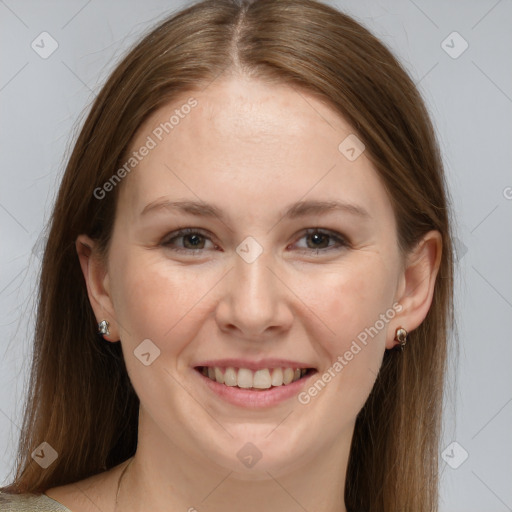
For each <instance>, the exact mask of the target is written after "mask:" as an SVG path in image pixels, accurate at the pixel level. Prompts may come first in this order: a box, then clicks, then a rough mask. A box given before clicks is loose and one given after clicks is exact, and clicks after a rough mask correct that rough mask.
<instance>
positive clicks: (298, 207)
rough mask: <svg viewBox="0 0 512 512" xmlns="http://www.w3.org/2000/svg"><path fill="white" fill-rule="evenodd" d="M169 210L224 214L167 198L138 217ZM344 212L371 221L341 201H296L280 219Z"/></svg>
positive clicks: (209, 206)
mask: <svg viewBox="0 0 512 512" xmlns="http://www.w3.org/2000/svg"><path fill="white" fill-rule="evenodd" d="M161 210H170V211H177V212H181V213H188V214H189V215H195V216H197V217H217V218H219V219H221V220H223V221H224V220H225V217H226V216H225V214H224V212H223V211H222V210H221V209H220V208H218V207H217V206H215V205H212V204H209V203H206V202H202V201H188V200H184V201H170V200H169V199H167V198H160V199H157V200H155V201H152V202H151V203H149V204H147V205H146V206H145V207H144V209H143V210H142V211H141V213H140V215H141V216H144V215H147V214H148V213H150V212H154V211H161ZM337 211H340V212H345V213H349V214H351V215H355V216H359V217H361V218H363V219H371V218H372V217H371V215H370V214H369V213H368V211H367V210H366V209H365V208H363V207H362V206H360V205H356V204H352V203H346V202H343V201H313V200H310V201H298V202H296V203H293V204H292V205H290V206H289V207H288V208H287V209H286V210H285V211H284V213H281V215H280V218H287V219H297V218H300V217H305V216H307V215H325V214H327V213H330V212H337Z"/></svg>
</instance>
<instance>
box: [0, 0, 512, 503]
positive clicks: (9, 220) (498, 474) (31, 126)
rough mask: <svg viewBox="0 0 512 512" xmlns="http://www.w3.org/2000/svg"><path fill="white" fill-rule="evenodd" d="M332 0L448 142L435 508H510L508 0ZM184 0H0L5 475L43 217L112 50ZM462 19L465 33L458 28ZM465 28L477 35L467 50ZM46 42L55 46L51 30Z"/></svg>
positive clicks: (511, 65)
mask: <svg viewBox="0 0 512 512" xmlns="http://www.w3.org/2000/svg"><path fill="white" fill-rule="evenodd" d="M330 3H332V4H333V5H334V6H336V7H338V8H340V9H341V10H344V11H346V12H347V13H349V14H351V15H353V16H354V17H356V19H358V20H359V21H360V22H362V23H363V24H364V25H366V26H367V27H368V28H369V29H370V30H372V31H373V32H374V33H375V34H376V35H377V36H378V37H380V38H381V39H382V40H383V41H384V42H385V43H386V44H387V45H388V46H390V47H391V48H392V49H393V50H394V52H395V53H396V54H397V55H398V56H399V58H400V59H401V60H402V62H403V63H404V64H405V66H406V68H407V69H408V70H409V72H410V73H411V75H412V76H413V78H414V79H415V81H416V82H417V83H418V84H419V88H420V90H421V92H422V94H423V96H424V98H425V99H426V102H427V105H428V108H429V110H430V112H431V114H432V116H433V120H434V123H435V126H436V129H437V132H438V135H439V139H440V142H441V149H442V152H443V158H444V161H445V165H446V172H447V176H448V181H449V186H450V188H451V194H452V197H453V202H454V212H455V214H456V217H457V225H456V226H455V229H456V236H457V245H458V248H459V251H460V255H459V262H458V266H457V284H456V307H457V321H458V325H459V337H460V353H459V359H458V364H457V366H455V362H456V360H455V359H454V358H452V359H451V364H450V375H449V379H448V380H449V382H450V386H449V390H448V391H449V393H448V401H447V404H446V412H445V416H444V434H443V454H444V455H443V458H444V460H446V461H448V462H444V460H442V461H441V468H440V471H441V478H442V487H441V497H442V500H441V510H442V511H450V512H451V511H454V512H455V511H464V512H471V511H475V512H476V511H478V512H480V511H482V510H486V511H488V512H492V511H496V512H498V511H505V510H512V486H511V485H510V481H511V477H512V440H511V436H510V432H511V426H512V403H511V402H512V372H511V371H510V367H511V361H512V357H511V356H512V343H511V338H510V332H511V328H512V314H511V313H512V265H511V262H512V258H511V256H512V242H511V240H512V237H511V234H512V233H511V231H512V222H511V221H512V173H511V171H510V163H511V161H512V140H511V137H510V136H511V128H512V80H511V78H512V58H511V57H510V56H511V50H512V28H511V27H512V2H511V1H510V0H500V1H496V0H489V1H488V0H481V1H476V0H473V1H462V0H459V1H450V2H446V1H442V0H436V1H430V2H427V1H426V0H414V1H413V0H396V1H392V2H391V1H388V2H384V1H357V0H353V1H348V0H339V1H332V2H330ZM182 5H184V2H182V1H158V0H145V1H144V2H135V1H124V2H121V1H109V2H101V1H100V0H89V1H86V0H73V1H70V0H68V1H64V0H60V1H35V0H33V1H25V0H17V1H16V0H0V52H1V60H0V62H1V66H0V108H1V110H0V112H1V117H0V119H1V123H0V130H1V132H0V140H1V141H2V144H1V150H0V162H1V165H0V183H1V185H0V227H1V245H0V336H1V337H0V339H1V345H0V347H1V354H2V358H1V362H0V477H1V478H2V481H3V483H6V482H7V481H8V480H9V479H10V478H11V476H12V473H11V471H12V469H13V461H14V453H15V447H16V441H17V439H18V435H19V425H20V423H21V412H22V403H23V400H24V396H25V391H26V382H27V377H28V369H29V358H30V353H31V335H32V328H33V319H34V300H33V299H34V297H35V289H36V277H37V273H38V270H39V264H40V260H39V258H40V250H41V240H42V238H41V237H43V236H44V234H42V230H43V227H44V225H45V222H46V220H47V219H48V215H49V212H50V207H51V205H52V202H53V200H54V197H55V194H56V190H57V187H58V183H59V179H60V177H61V173H62V171H63V168H64V165H65V161H66V155H67V154H68V147H69V145H70V143H71V142H72V137H73V134H74V133H76V129H77V126H79V124H80V122H81V120H82V119H83V116H84V113H85V112H86V111H87V109H88V107H89V105H90V103H91V101H92V100H93V98H94V96H95V95H96V94H97V92H98V91H99V89H100V87H101V85H102V83H103V82H104V80H105V77H106V76H107V75H108V73H109V71H110V70H111V69H112V67H113V65H114V63H115V62H116V61H117V60H118V58H119V57H120V56H121V55H122V54H123V52H124V51H125V50H126V49H127V48H128V47H129V45H131V43H132V42H134V41H135V39H136V38H137V37H138V36H139V35H140V34H141V33H142V32H145V31H146V30H147V29H148V28H149V27H150V26H151V25H152V24H153V23H155V22H156V21H157V20H159V19H161V18H162V17H163V16H165V15H166V14H168V13H170V12H171V11H172V10H174V9H177V8H179V7H181V6H182ZM43 31H46V32H48V33H49V34H51V36H52V37H53V38H54V39H55V40H56V41H57V43H58V48H57V50H56V51H55V52H54V53H53V54H52V55H50V56H49V57H48V58H46V59H43V58H42V57H41V56H40V55H39V54H38V53H36V51H34V50H33V49H32V47H31V43H32V41H34V40H35V42H36V43H38V42H39V43H38V44H39V45H40V46H42V43H41V42H40V40H41V37H38V36H39V34H41V32H43ZM454 31H456V32H458V33H459V34H460V36H461V37H462V38H463V39H460V38H459V36H457V35H451V36H450V34H452V32H454ZM448 36H450V37H448ZM44 37H47V36H44ZM447 37H448V39H447ZM464 40H465V41H466V42H467V43H468V44H469V47H468V48H467V50H466V51H464V52H463V53H461V54H460V55H458V54H459V53H460V51H461V50H462V49H463V47H464V46H463V45H464ZM443 41H446V42H445V43H443ZM44 47H45V51H47V50H48V49H49V48H50V41H49V40H48V39H45V43H44ZM39 51H43V49H42V48H40V49H39ZM447 51H448V52H451V54H452V55H451V56H450V55H449V54H448V53H447ZM454 56H456V58H454ZM41 441H43V440H41ZM454 441H456V442H457V443H458V444H457V445H455V446H454V445H451V443H452V442H454ZM450 445H451V446H450ZM445 448H447V450H444V449H445ZM466 452H467V454H468V457H467V459H466V460H464V457H465V453H466ZM456 466H458V467H456ZM455 467H456V468H455ZM396 478H397V479H399V478H400V472H399V469H398V470H397V474H396Z"/></svg>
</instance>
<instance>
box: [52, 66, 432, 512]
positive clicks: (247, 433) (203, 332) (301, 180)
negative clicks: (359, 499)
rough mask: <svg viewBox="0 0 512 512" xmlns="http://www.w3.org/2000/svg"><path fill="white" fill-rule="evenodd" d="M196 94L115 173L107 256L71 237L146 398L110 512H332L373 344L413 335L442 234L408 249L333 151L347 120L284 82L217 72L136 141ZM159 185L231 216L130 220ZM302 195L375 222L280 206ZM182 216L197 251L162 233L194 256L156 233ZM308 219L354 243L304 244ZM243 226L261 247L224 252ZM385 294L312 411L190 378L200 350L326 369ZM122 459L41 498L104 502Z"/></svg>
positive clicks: (375, 190) (379, 349)
mask: <svg viewBox="0 0 512 512" xmlns="http://www.w3.org/2000/svg"><path fill="white" fill-rule="evenodd" d="M191 96H193V97H194V98H196V99H197V101H198V104H197V106H196V107H195V108H193V109H192V110H191V112H190V114H188V115H187V116H185V117H184V118H183V119H181V120H180V122H179V125H177V126H175V127H174V129H173V130H172V131H171V132H170V133H169V135H166V136H165V137H164V138H163V139H162V141H161V142H159V143H158V145H157V146H156V147H155V148H154V149H152V150H151V152H150V153H149V155H148V156H146V157H145V158H144V159H143V160H142V161H141V162H140V164H139V165H138V166H137V167H136V168H135V169H134V170H133V171H132V172H131V173H130V175H129V176H127V177H126V178H125V179H124V181H123V183H122V185H121V189H120V191H119V192H120V195H119V202H118V205H117V212H116V220H115V225H114V230H113V238H112V243H111V246H110V250H109V254H108V259H107V261H102V260H101V258H99V257H98V254H97V251H96V249H95V243H94V241H93V240H91V239H90V238H89V237H87V236H86V235H81V236H80V237H79V238H78V239H77V243H76V247H77V253H78V256H79V259H80V264H81V267H82V271H83V274H84V276H85V279H86V282H87V290H88V294H89V299H90V302H91V305H92V307H93V309H94V312H95V315H96V318H97V320H98V322H99V321H101V320H103V319H107V320H108V321H109V322H110V335H109V336H105V339H106V340H108V341H111V342H117V341H118V340H121V345H122V349H123V354H124V357H125V360H126V365H127V369H128V373H129V375H130V378H131V381H132V383H133V385H134V387H135V390H136V392H137V394H138V396H139V398H140V401H141V408H140V417H139V444H138V449H137V453H136V455H135V456H134V458H133V461H132V463H131V465H130V467H129V468H128V471H127V472H126V473H125V476H124V477H123V480H122V486H121V492H120V496H119V504H118V507H117V510H126V511H128V510H129V511H142V510H183V511H185V510H189V509H191V508H192V507H194V508H196V509H197V510H201V511H209V512H217V511H219V512H221V511H222V512H225V510H244V511H247V512H253V511H254V512H255V511H256V510H266V511H268V512H277V511H279V512H282V511H283V510H286V511H295V510H303V508H302V507H304V509H306V510H315V511H319V512H334V511H336V512H339V511H345V510H346V509H345V504H344V500H343V488H344V481H345V472H346V466H347V461H348V456H349V449H350V442H351V439H352V435H353V429H354V423H355V419H356V416H357V414H358V412H359V411H360V409H361V408H362V406H363V405H364V403H365V401H366V399H367V397H368V395H369V393H370V391H371V389H372V387H373V385H374V382H375V378H376V375H377V373H378V370H379V367H380V365H381V362H382V357H383V354H384V350H385V349H391V348H392V347H394V346H395V345H396V344H397V343H398V342H397V341H396V340H394V337H395V330H396V329H397V328H398V327H401V326H402V327H404V328H405V329H407V330H408V331H409V332H410V331H412V330H414V329H415V328H416V327H418V326H419V325H420V324H421V322H422V321H423V320H424V318H425V316H426V314H427V312H428V310H429V308H430V305H431V302H432V296H433V290H434V282H435V279H436V276H437V272H438V268H439V262H440V257H441V236H440V234H439V233H438V232H437V231H431V232H429V233H428V234H427V235H425V237H424V238H423V240H422V241H421V242H420V243H419V244H418V246H417V247H416V248H415V250H414V251H413V252H411V253H410V254H409V255H407V258H403V257H402V255H401V254H400V253H399V251H398V247H397V234H396V223H395V218H394V213H393V210H392V207H391V203H390V201H389V198H388V196H387V194H386V191H385V189H384V187H383V186H382V184H381V182H380V180H379V178H378V175H377V173H376V171H375V169H374V168H373V166H372V164H371V162H370V160H369V159H368V158H367V156H366V154H365V153H364V152H363V153H362V154H361V155H360V156H359V157H358V158H357V159H356V160H355V161H349V160H348V159H347V158H346V157H345V156H344V155H343V154H342V153H341V152H340V151H339V150H338V145H339V144H340V142H341V141H343V140H344V139H345V137H347V136H348V135H350V134H352V133H354V132H353V129H352V128H351V127H350V126H349V125H348V124H347V123H346V122H345V121H344V119H343V118H341V117H340V116H339V114H337V113H336V112H335V111H333V110H332V109H331V108H330V107H328V106H327V105H325V104H324V103H322V102H320V101H319V100H318V99H317V98H315V97H314V96H312V95H311V94H308V93H305V92H300V94H299V92H298V91H297V90H295V89H293V88H291V87H288V86H284V85H283V86H277V85H268V84H265V83H263V82H261V81H257V80H255V79H248V78H245V77H241V76H232V77H229V78H225V79H223V80H217V81H215V82H214V83H213V84H211V85H210V86H209V87H207V88H206V89H205V90H204V91H200V92H194V93H189V94H187V95H185V96H183V98H181V99H179V100H176V101H174V102H173V103H172V104H169V105H167V106H166V107H163V108H161V109H160V110H158V111H157V112H155V113H154V114H153V115H152V116H151V117H150V118H149V119H148V120H147V121H146V123H145V124H144V125H143V126H142V127H141V129H140V130H139V132H138V134H137V135H136V137H135V139H134V140H133V144H132V148H133V149H137V148H139V147H140V146H141V145H143V144H144V143H145V141H146V137H147V136H148V134H151V131H152V130H153V129H154V128H155V127H156V126H158V125H159V123H160V122H163V121H165V120H168V119H169V117H170V115H171V114H172V113H173V111H174V109H176V108H179V107H180V105H183V104H184V103H185V102H186V99H187V98H189V97H191ZM163 197H166V198H168V199H170V200H176V199H190V200H198V198H199V199H200V200H202V201H205V202H208V203H212V204H214V205H216V206H218V207H219V208H221V209H222V210H223V212H224V214H225V216H226V219H224V221H221V220H219V219H218V218H216V217H214V218H206V217H194V216H192V215H190V214H184V213H175V212H172V211H170V210H168V209H159V210H158V211H154V212H152V213H149V214H147V215H145V216H141V215H140V212H141V211H142V209H143V208H144V207H145V206H146V205H147V204H148V203H150V202H152V201H155V200H157V199H160V198H163ZM313 199H318V200H343V201H347V202H351V203H354V204H357V205H360V206H362V207H364V208H365V209H366V210H367V211H368V213H369V214H370V218H368V219H364V218H360V217H358V216H355V215H353V214H350V213H347V212H330V213H327V214H323V215H318V214H315V215H308V216H305V217H303V218H297V219H285V218H283V212H284V210H285V208H286V206H288V205H290V204H292V203H294V202H296V201H298V200H313ZM104 200H109V197H108V195H107V197H106V198H105V199H104ZM182 227H191V228H200V229H202V230H204V231H206V237H205V238H202V237H200V238H199V240H200V243H199V245H198V246H199V247H200V249H198V250H196V253H199V254H197V255H193V254H192V250H191V249H187V248H191V247H193V246H194V245H193V242H194V241H196V242H197V239H194V240H192V241H191V239H190V236H189V237H187V236H185V237H182V238H180V239H175V240H174V242H173V243H174V247H178V248H181V249H183V250H185V251H186V250H189V253H184V252H182V253H178V252H176V251H174V250H173V249H172V247H173V246H172V245H167V246H166V245H164V244H163V242H166V241H169V239H170V238H172V237H169V236H168V235H169V234H172V233H173V232H175V231H177V230H178V229H179V228H182ZM307 228H318V229H320V230H322V231H323V232H325V231H328V232H329V231H330V232H334V234H339V235H341V236H342V237H343V238H345V239H346V240H347V241H348V242H349V243H348V245H346V246H338V244H337V243H336V239H333V238H330V237H327V238H324V239H321V240H320V242H318V241H316V244H317V245H319V247H320V250H319V251H318V254H315V253H316V252H317V251H315V250H314V247H315V239H314V237H312V236H311V235H309V236H308V235H307V234H305V233H304V230H305V229H307ZM200 234H201V233H200ZM203 234H204V233H203ZM248 236H252V237H254V238H255V239H256V240H257V242H258V243H259V244H260V246H261V247H262V249H263V252H262V254H261V255H260V256H259V257H258V258H257V259H256V260H255V261H254V262H252V263H247V262H246V261H244V260H243V259H242V258H241V257H240V256H239V255H238V254H237V252H236V248H237V246H238V245H239V244H240V243H241V242H242V241H243V240H244V239H245V238H246V237H248ZM191 242H192V243H191ZM187 244H188V245H187ZM326 246H329V247H334V249H331V250H326V249H325V248H324V247H326ZM336 247H338V248H336ZM308 250H309V252H307V251H308ZM322 251H324V252H322ZM394 303H398V304H400V305H401V311H400V312H399V313H396V314H395V315H394V317H393V318H392V319H389V320H388V322H386V323H385V326H384V328H382V329H381V330H379V332H378V334H377V335H375V336H374V337H373V338H369V340H370V341H369V342H368V344H367V345H366V346H364V348H363V349H362V350H361V351H360V352H358V353H357V355H355V356H354V357H353V359H352V360H351V361H350V362H349V363H348V364H347V365H346V366H344V368H343V370H342V371H341V372H339V373H338V374H337V375H336V377H335V378H333V379H332V380H331V382H329V383H328V384H327V385H326V386H325V388H324V389H323V390H322V391H321V392H320V393H318V395H317V396H315V397H314V398H312V399H311V401H310V403H308V404H307V405H304V404H301V403H299V402H298V400H297V399H296V398H295V397H294V398H292V399H289V400H286V401H285V402H283V403H281V404H279V405H277V406H275V407H272V408H266V409H260V410H251V409H247V408H242V407H238V406H234V405H230V404H228V403H225V402H223V401H222V400H221V399H219V398H216V397H215V396H213V395H212V394H211V392H209V390H207V388H206V386H204V385H202V383H200V381H199V380H198V378H197V377H196V376H195V374H193V372H194V370H193V365H194V364H197V363H198V361H200V360H204V359H215V358H221V357H242V358H244V357H245V358H252V359H259V358H262V357H280V358H286V359H293V360H298V361H304V362H308V363H309V364H308V366H311V367H315V368H317V370H318V372H319V375H322V374H323V373H324V372H325V371H327V369H328V368H329V367H332V365H333V363H334V362H335V361H336V360H337V358H338V356H340V355H343V354H344V353H345V352H346V351H347V350H348V349H349V348H350V346H351V343H352V342H353V340H355V339H356V338H357V336H358V334H359V333H361V332H362V331H364V329H365V328H368V327H370V326H373V325H374V324H375V323H376V321H377V320H378V319H379V315H381V314H385V312H386V311H387V310H389V309H390V308H392V305H393V304H394ZM148 338H149V339H151V340H152V342H153V343H154V344H155V345H156V346H157V347H158V348H159V350H160V355H159V357H158V358H156V359H155V360H154V362H153V363H152V364H151V365H149V366H145V365H143V364H142V363H141V361H140V360H139V359H138V358H137V357H135V356H134V354H133V351H134V350H135V349H136V348H137V346H138V345H139V344H140V343H141V341H142V340H145V339H148ZM360 345H361V344H360ZM361 346H362V345H361ZM406 350H407V348H406ZM397 357H400V356H399V354H397ZM247 442H251V443H253V444H254V445H255V446H256V447H257V448H258V450H259V451H260V452H261V454H262V457H261V459H260V460H259V461H258V462H257V463H256V464H255V465H254V466H253V467H252V468H248V467H245V466H244V464H242V463H241V461H240V460H239V459H238V457H237V455H236V454H237V452H238V450H240V448H242V447H243V446H244V445H245V444H246V443H247ZM127 462H128V461H127ZM125 465H126V462H125V463H123V464H121V465H119V466H117V467H115V468H113V469H111V470H110V471H107V472H105V473H101V474H99V475H95V476H94V477H91V478H89V479H86V480H83V481H81V482H77V483H76V484H70V485H68V486H62V487H57V488H53V489H49V490H48V491H47V492H46V494H47V495H48V496H50V497H53V498H54V499H57V500H58V501H60V502H61V503H64V504H65V505H67V506H68V507H69V508H71V509H72V510H73V511H74V512H78V511H86V510H97V508H96V507H100V508H101V510H103V511H107V510H114V502H115V490H116V486H117V480H118V478H119V475H120V472H121V470H122V469H123V468H124V467H125Z"/></svg>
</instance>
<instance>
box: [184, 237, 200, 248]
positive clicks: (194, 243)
mask: <svg viewBox="0 0 512 512" xmlns="http://www.w3.org/2000/svg"><path fill="white" fill-rule="evenodd" d="M187 238H188V240H189V241H190V240H193V241H192V243H191V244H190V245H192V246H194V247H196V246H197V245H198V244H199V243H200V241H201V240H200V237H199V236H198V235H188V237H187ZM194 240H195V241H194Z"/></svg>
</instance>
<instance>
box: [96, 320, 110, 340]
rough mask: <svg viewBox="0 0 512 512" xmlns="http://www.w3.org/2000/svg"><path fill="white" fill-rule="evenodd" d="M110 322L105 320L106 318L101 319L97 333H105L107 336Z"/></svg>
mask: <svg viewBox="0 0 512 512" xmlns="http://www.w3.org/2000/svg"><path fill="white" fill-rule="evenodd" d="M109 326H110V324H109V323H108V322H107V320H102V321H101V322H100V323H99V324H98V333H99V334H106V335H107V336H108V335H109V334H110V331H109V330H108V328H109Z"/></svg>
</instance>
